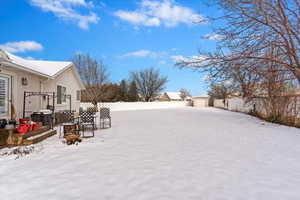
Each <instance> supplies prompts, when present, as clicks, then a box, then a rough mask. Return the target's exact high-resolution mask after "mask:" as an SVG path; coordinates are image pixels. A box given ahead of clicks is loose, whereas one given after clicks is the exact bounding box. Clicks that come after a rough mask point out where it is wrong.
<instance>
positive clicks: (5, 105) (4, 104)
mask: <svg viewBox="0 0 300 200" xmlns="http://www.w3.org/2000/svg"><path fill="white" fill-rule="evenodd" d="M10 80H11V78H10V77H9V76H7V75H4V74H0V118H10V95H11V89H10V88H11V85H10Z"/></svg>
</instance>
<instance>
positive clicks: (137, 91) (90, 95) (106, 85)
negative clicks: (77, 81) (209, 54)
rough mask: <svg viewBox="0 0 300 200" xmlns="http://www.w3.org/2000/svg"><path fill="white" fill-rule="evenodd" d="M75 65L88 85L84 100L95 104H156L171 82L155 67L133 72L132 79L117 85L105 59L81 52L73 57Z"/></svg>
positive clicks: (82, 95) (82, 92) (83, 95)
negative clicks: (149, 102) (110, 76)
mask: <svg viewBox="0 0 300 200" xmlns="http://www.w3.org/2000/svg"><path fill="white" fill-rule="evenodd" d="M72 62H73V63H74V65H75V66H76V68H77V70H78V73H79V75H80V77H81V79H82V81H83V83H84V85H85V89H84V90H82V91H81V101H82V102H90V103H92V104H93V105H97V104H98V103H100V102H118V101H122V102H136V101H154V100H155V99H156V98H157V97H158V95H159V94H160V92H162V91H163V90H164V89H165V85H166V83H167V82H168V78H167V77H166V76H163V75H161V74H160V71H159V70H156V69H154V68H152V67H151V68H146V69H143V70H140V71H132V72H130V78H129V79H128V80H126V79H123V80H121V81H120V82H119V83H113V82H111V81H110V80H109V75H110V74H109V72H108V70H107V66H106V65H104V63H103V62H102V61H101V60H97V59H95V58H93V57H91V56H89V55H87V54H81V53H78V54H76V55H75V56H73V58H72Z"/></svg>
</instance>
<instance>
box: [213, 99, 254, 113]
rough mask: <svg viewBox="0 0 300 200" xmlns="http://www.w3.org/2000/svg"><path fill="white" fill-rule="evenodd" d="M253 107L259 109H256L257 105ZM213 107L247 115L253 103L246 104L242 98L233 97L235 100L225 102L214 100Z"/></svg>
mask: <svg viewBox="0 0 300 200" xmlns="http://www.w3.org/2000/svg"><path fill="white" fill-rule="evenodd" d="M255 104H257V103H255ZM255 106H256V109H259V107H257V106H259V105H255ZM214 107H217V108H225V109H228V110H231V111H237V112H246V113H247V112H250V111H251V110H252V109H253V108H254V103H246V102H245V100H244V99H243V98H240V97H235V98H230V99H226V100H225V101H224V100H223V99H215V100H214Z"/></svg>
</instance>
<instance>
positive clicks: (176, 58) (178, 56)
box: [170, 55, 187, 62]
mask: <svg viewBox="0 0 300 200" xmlns="http://www.w3.org/2000/svg"><path fill="white" fill-rule="evenodd" d="M170 58H172V59H173V60H174V62H180V61H185V60H187V58H185V57H184V56H182V55H175V56H170Z"/></svg>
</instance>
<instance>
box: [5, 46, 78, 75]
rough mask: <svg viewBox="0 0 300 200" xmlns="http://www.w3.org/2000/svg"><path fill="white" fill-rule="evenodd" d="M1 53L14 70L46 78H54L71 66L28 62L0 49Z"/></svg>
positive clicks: (48, 62) (68, 64) (63, 63)
mask: <svg viewBox="0 0 300 200" xmlns="http://www.w3.org/2000/svg"><path fill="white" fill-rule="evenodd" d="M1 51H2V52H3V53H4V54H6V56H7V60H5V61H7V62H9V63H11V64H14V65H15V67H16V68H19V69H21V70H24V71H29V72H31V73H35V74H39V75H41V76H46V77H48V78H55V77H56V76H57V75H59V74H60V73H62V72H63V71H65V70H66V69H68V68H70V67H72V66H73V64H72V62H60V61H44V60H29V59H24V58H21V57H19V56H16V55H13V54H11V53H9V52H7V51H4V50H1V49H0V52H1Z"/></svg>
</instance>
